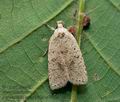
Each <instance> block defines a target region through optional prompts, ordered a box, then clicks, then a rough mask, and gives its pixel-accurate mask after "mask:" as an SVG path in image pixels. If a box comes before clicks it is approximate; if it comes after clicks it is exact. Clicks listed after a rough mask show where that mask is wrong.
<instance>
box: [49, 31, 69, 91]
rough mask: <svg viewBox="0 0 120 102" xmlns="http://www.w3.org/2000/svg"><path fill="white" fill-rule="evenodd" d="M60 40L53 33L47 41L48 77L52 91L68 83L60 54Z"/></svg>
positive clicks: (63, 60) (63, 61) (56, 33)
mask: <svg viewBox="0 0 120 102" xmlns="http://www.w3.org/2000/svg"><path fill="white" fill-rule="evenodd" d="M60 40H61V38H60V37H59V36H58V32H55V33H54V34H53V35H52V37H51V38H50V41H49V50H48V74H49V75H48V76H49V84H50V87H51V89H52V90H54V89H59V88H62V87H64V86H65V85H66V84H67V82H68V77H67V74H66V73H67V72H66V69H67V67H66V65H65V59H64V58H63V56H62V54H61V53H60V52H61V48H60V47H61V42H60Z"/></svg>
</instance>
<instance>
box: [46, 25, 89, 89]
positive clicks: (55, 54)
mask: <svg viewBox="0 0 120 102" xmlns="http://www.w3.org/2000/svg"><path fill="white" fill-rule="evenodd" d="M48 73H49V84H50V87H51V89H53V90H54V89H58V88H61V87H64V86H65V85H66V84H67V82H68V81H70V82H71V83H73V84H75V85H80V84H86V82H87V80H88V79H87V72H86V67H85V64H84V60H83V57H82V53H81V51H80V48H79V46H78V44H77V41H76V39H75V38H74V36H73V35H72V34H71V33H70V32H68V31H67V29H65V28H64V27H63V28H58V29H56V30H55V32H54V34H53V35H52V37H51V38H50V41H49V51H48Z"/></svg>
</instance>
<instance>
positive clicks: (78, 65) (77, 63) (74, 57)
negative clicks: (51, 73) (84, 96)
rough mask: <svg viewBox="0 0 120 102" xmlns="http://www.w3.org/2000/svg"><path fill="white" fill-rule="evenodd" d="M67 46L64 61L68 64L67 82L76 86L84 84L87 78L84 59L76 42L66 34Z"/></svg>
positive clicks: (70, 35)
mask: <svg viewBox="0 0 120 102" xmlns="http://www.w3.org/2000/svg"><path fill="white" fill-rule="evenodd" d="M69 45H70V46H69ZM67 46H68V55H67V57H66V61H67V62H68V73H69V81H70V82H71V83H73V84H76V85H80V84H86V82H87V80H88V78H87V72H86V66H85V63H84V59H83V57H82V53H81V50H80V48H79V46H78V44H77V41H76V39H75V38H74V37H73V35H72V34H71V33H69V34H68V41H67Z"/></svg>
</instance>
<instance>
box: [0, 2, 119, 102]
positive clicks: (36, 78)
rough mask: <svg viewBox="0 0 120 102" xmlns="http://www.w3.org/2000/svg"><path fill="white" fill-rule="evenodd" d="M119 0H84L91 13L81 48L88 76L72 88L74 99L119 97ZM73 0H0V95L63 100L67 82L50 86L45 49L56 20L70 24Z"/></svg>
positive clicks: (112, 100)
mask: <svg viewBox="0 0 120 102" xmlns="http://www.w3.org/2000/svg"><path fill="white" fill-rule="evenodd" d="M119 4H120V1H119V0H86V12H88V15H89V16H90V18H91V26H90V28H89V30H87V31H85V32H84V33H83V34H82V41H81V50H82V53H83V57H84V59H85V63H86V66H87V71H88V78H89V82H88V84H87V85H86V86H80V87H79V88H78V102H119V101H120V64H119V62H120V29H119V28H120V26H119V24H120V20H119V18H120V6H119ZM76 9H78V2H77V0H76V1H73V0H0V52H1V53H0V100H1V101H2V102H25V101H27V102H69V101H70V98H71V86H70V87H65V88H63V89H62V90H58V91H55V92H54V91H51V90H50V88H49V83H48V80H47V78H48V76H47V55H45V56H43V54H44V53H45V51H46V49H47V47H48V41H49V38H50V36H51V35H52V33H53V32H52V31H51V30H50V29H48V28H47V27H46V26H45V25H44V24H49V25H50V26H53V27H55V26H56V21H58V20H63V21H64V22H65V25H66V26H67V27H68V26H71V25H74V22H75V20H74V19H73V18H74V17H73V15H74V13H75V11H76Z"/></svg>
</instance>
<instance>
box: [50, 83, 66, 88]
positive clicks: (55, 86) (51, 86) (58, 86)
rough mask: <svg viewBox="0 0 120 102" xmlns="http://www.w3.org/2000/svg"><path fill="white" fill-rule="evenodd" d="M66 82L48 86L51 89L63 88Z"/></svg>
mask: <svg viewBox="0 0 120 102" xmlns="http://www.w3.org/2000/svg"><path fill="white" fill-rule="evenodd" d="M66 84H67V82H66V83H64V84H54V85H53V84H52V85H51V84H50V88H51V90H57V89H60V88H63V87H64V86H66Z"/></svg>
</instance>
